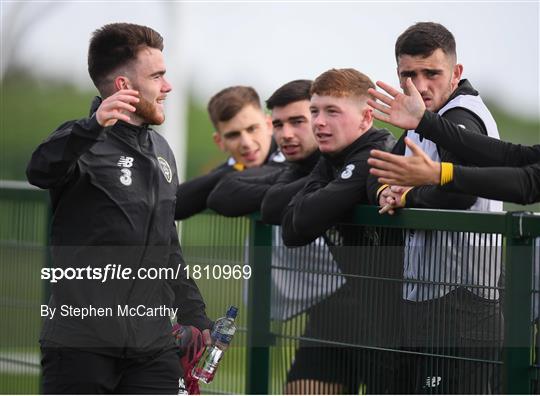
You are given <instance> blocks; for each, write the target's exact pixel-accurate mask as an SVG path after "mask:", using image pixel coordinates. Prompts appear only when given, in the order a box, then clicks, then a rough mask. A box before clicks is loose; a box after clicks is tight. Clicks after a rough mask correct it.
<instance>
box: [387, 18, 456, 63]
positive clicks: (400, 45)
mask: <svg viewBox="0 0 540 396" xmlns="http://www.w3.org/2000/svg"><path fill="white" fill-rule="evenodd" d="M439 48H440V49H441V50H443V52H444V53H445V54H446V55H449V56H452V57H453V58H454V59H455V58H456V40H455V39H454V36H453V35H452V33H451V32H450V31H449V30H448V29H447V28H445V27H444V26H443V25H441V24H440V23H435V22H418V23H416V24H414V25H412V26H410V27H409V28H408V29H407V30H405V31H404V32H403V33H401V35H400V36H399V37H398V39H397V41H396V47H395V55H396V61H397V60H398V58H399V57H400V56H401V55H411V56H418V55H420V56H423V57H428V56H430V55H431V54H432V53H433V52H434V51H435V50H437V49H439Z"/></svg>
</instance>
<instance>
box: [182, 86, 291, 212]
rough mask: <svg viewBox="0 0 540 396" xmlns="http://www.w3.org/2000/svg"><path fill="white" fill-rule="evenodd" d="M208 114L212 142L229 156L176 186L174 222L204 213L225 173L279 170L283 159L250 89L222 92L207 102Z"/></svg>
mask: <svg viewBox="0 0 540 396" xmlns="http://www.w3.org/2000/svg"><path fill="white" fill-rule="evenodd" d="M208 114H209V115H210V119H211V121H212V124H213V125H214V128H215V129H216V131H215V132H214V134H213V139H214V142H215V143H216V145H217V146H218V147H219V148H220V150H222V151H225V152H227V153H229V154H230V157H229V159H228V160H227V161H226V162H225V163H223V164H221V165H220V166H218V167H217V168H215V169H214V170H212V171H211V172H210V173H208V174H206V175H204V176H199V177H196V178H194V179H192V180H189V181H187V182H184V183H182V184H180V185H179V186H178V191H177V194H176V196H177V200H176V213H175V218H176V219H177V220H183V219H186V218H188V217H191V216H193V215H195V214H197V213H199V212H202V211H203V210H205V209H206V208H207V200H208V197H209V195H210V193H211V192H212V190H213V189H214V187H216V185H217V184H218V183H219V181H220V180H221V179H222V178H223V177H224V176H226V175H227V174H229V173H231V172H236V171H243V170H245V169H250V168H257V167H260V166H261V165H263V164H266V163H271V164H273V165H276V166H278V167H279V166H281V165H282V162H283V161H284V160H285V159H284V158H283V157H282V156H276V154H275V153H274V152H273V150H274V149H275V147H274V143H273V141H272V123H271V121H270V117H268V116H267V115H265V114H264V110H263V109H262V107H261V102H260V99H259V95H258V94H257V92H256V91H255V90H254V89H253V88H252V87H246V86H233V87H228V88H225V89H222V90H221V91H219V92H218V93H217V94H215V95H214V96H213V97H212V98H211V99H210V101H209V102H208Z"/></svg>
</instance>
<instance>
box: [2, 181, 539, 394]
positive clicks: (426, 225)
mask: <svg viewBox="0 0 540 396" xmlns="http://www.w3.org/2000/svg"><path fill="white" fill-rule="evenodd" d="M0 213H1V214H2V223H1V226H0V249H1V250H0V252H1V256H0V257H1V261H2V265H1V268H2V270H1V271H2V274H1V275H2V276H1V280H0V285H1V287H0V297H1V301H2V303H1V307H2V318H3V319H4V320H3V321H2V325H1V327H2V330H1V335H2V337H1V341H0V384H1V385H0V392H1V393H37V392H39V348H38V343H37V339H38V336H39V327H40V317H39V306H40V304H42V303H43V300H44V296H45V294H46V290H45V287H46V285H45V284H44V283H43V282H42V281H41V280H40V276H39V275H40V268H41V267H42V266H43V265H48V264H47V254H46V251H47V250H46V244H47V228H48V226H47V225H48V211H47V197H46V194H45V193H44V192H41V191H35V190H29V189H26V188H23V187H22V186H21V185H18V184H9V183H3V184H2V185H1V186H0ZM179 231H180V236H181V242H182V247H183V251H184V257H185V260H186V263H187V265H189V271H190V275H191V276H192V277H194V278H195V279H196V281H197V283H198V285H199V287H200V288H201V291H202V293H203V296H204V297H205V300H206V303H207V307H208V314H209V316H210V317H219V316H222V315H223V314H224V313H225V309H226V308H227V306H228V305H230V304H234V305H236V306H238V307H239V309H240V314H239V318H238V326H239V330H238V333H237V334H236V335H235V339H234V341H233V345H232V347H231V348H230V350H229V351H228V352H227V353H226V355H225V357H224V358H223V362H222V363H221V367H220V368H219V372H218V375H216V378H215V380H214V382H213V383H211V384H210V385H208V386H204V387H202V391H203V393H235V394H239V393H248V394H255V393H263V394H264V393H284V392H286V391H287V392H288V391H296V392H299V391H301V392H304V393H316V392H322V393H343V392H345V393H356V394H358V393H360V394H363V393H385V392H388V393H434V394H437V393H463V392H466V393H537V392H538V389H537V388H536V382H537V379H538V374H539V373H540V365H539V363H538V362H539V360H538V353H537V352H536V351H535V348H534V345H538V343H537V342H536V341H535V340H536V338H537V333H536V325H535V324H534V323H535V320H536V319H537V318H538V310H539V308H538V307H539V306H540V290H539V289H540V285H539V279H540V271H539V266H540V257H539V256H540V247H539V242H538V241H540V239H538V238H537V237H540V216H534V215H530V214H523V213H489V214H486V213H473V212H458V211H434V210H403V211H401V212H400V213H399V214H398V215H396V216H380V215H378V213H377V210H376V208H373V207H359V208H358V209H357V211H356V213H355V215H354V218H353V219H352V221H351V222H350V223H349V224H341V225H340V226H339V227H335V228H333V229H331V230H329V231H328V232H327V233H326V235H325V238H319V239H317V240H316V241H314V242H313V243H312V244H310V245H308V246H306V247H302V248H295V249H288V248H286V247H284V246H283V244H282V242H281V239H280V230H279V227H273V226H269V225H266V224H263V223H261V222H260V221H259V220H258V219H257V217H256V216H254V217H252V218H234V219H230V218H224V217H221V216H218V215H215V214H211V213H204V214H201V215H199V216H195V217H194V218H192V219H189V220H188V221H184V222H183V223H182V224H181V225H180V227H179ZM535 238H536V239H535ZM535 257H536V261H535V259H534V258H535ZM246 278H249V280H248V279H246ZM503 318H504V319H503Z"/></svg>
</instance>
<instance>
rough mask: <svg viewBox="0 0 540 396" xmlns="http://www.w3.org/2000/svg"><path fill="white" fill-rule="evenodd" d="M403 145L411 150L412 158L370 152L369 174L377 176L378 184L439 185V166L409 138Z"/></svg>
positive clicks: (375, 151) (377, 151)
mask: <svg viewBox="0 0 540 396" xmlns="http://www.w3.org/2000/svg"><path fill="white" fill-rule="evenodd" d="M405 144H406V145H407V146H408V147H409V148H410V149H411V151H412V154H413V155H412V156H410V157H405V156H403V155H395V154H390V153H387V152H384V151H380V150H372V151H371V153H370V154H371V157H370V158H369V159H368V164H369V165H371V168H370V170H369V173H371V174H372V175H375V176H377V177H378V178H379V179H378V181H379V183H381V184H390V185H398V186H423V185H426V184H439V182H440V180H441V164H440V163H439V162H435V161H433V160H432V159H431V158H429V157H428V156H427V154H426V153H424V152H423V151H422V149H421V148H420V147H418V146H417V145H415V144H414V143H413V142H412V141H411V140H410V139H409V138H405Z"/></svg>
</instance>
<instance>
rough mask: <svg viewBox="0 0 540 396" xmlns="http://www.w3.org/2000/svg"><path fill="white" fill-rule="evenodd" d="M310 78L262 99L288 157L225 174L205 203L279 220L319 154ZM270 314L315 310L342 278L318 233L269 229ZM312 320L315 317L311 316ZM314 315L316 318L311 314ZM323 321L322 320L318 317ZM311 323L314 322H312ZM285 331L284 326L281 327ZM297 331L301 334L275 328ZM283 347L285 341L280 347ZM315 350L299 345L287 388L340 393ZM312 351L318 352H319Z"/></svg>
mask: <svg viewBox="0 0 540 396" xmlns="http://www.w3.org/2000/svg"><path fill="white" fill-rule="evenodd" d="M311 84H312V82H311V81H310V80H295V81H291V82H289V83H287V84H285V85H283V86H282V87H280V88H278V89H277V90H276V91H275V92H274V93H273V94H272V96H271V97H270V98H269V99H268V100H267V101H266V105H267V107H268V109H270V110H271V111H272V125H273V129H274V138H275V141H276V142H277V144H278V146H279V149H280V152H281V153H282V155H283V156H284V157H285V159H286V160H287V161H286V162H284V163H283V166H281V167H276V166H272V165H271V164H267V165H263V166H262V167H260V168H255V169H248V170H246V171H245V172H242V173H231V174H229V175H227V176H226V177H224V178H223V180H222V181H221V182H219V184H218V185H217V186H216V187H215V188H214V190H213V191H212V193H211V194H210V197H209V198H208V206H209V207H210V208H212V209H214V210H216V211H217V212H218V213H221V214H223V215H226V216H241V215H246V214H249V213H253V212H256V211H258V210H261V215H262V218H263V221H265V222H267V223H270V224H275V225H280V224H281V215H282V213H283V211H284V209H285V208H286V207H287V205H288V203H289V201H290V200H291V198H292V197H293V196H294V195H295V194H296V193H297V192H298V191H299V190H300V189H301V188H302V187H303V186H304V183H305V182H306V180H307V176H308V175H309V174H310V172H311V171H312V170H313V168H314V166H315V165H316V163H317V162H318V160H319V156H320V152H319V150H318V146H317V141H316V140H315V137H314V135H313V131H312V125H311V114H310V97H311V94H310V89H311ZM272 234H273V235H272V244H273V250H272V267H273V268H272V289H271V296H272V302H271V318H272V319H274V320H279V321H281V323H284V322H285V321H287V320H290V319H291V318H293V317H296V316H298V315H299V314H301V313H303V312H306V311H307V312H308V314H309V315H310V316H311V315H312V314H314V317H316V316H317V313H316V312H317V310H318V306H319V305H318V303H320V302H321V300H323V299H324V298H325V297H327V296H329V295H331V294H333V293H334V292H336V290H337V289H339V287H341V286H342V284H343V283H344V278H343V277H341V276H340V275H339V268H338V267H337V265H336V263H335V262H334V260H333V258H332V256H331V254H330V252H329V251H328V247H327V246H326V244H325V242H324V240H323V239H322V238H318V239H316V240H315V241H314V242H312V243H311V244H308V245H306V246H304V247H302V248H296V249H289V248H287V247H285V246H284V244H283V240H282V237H281V228H280V227H274V228H273V230H272ZM308 320H310V323H311V322H313V321H312V320H311V319H308ZM315 321H316V319H315ZM319 324H320V325H324V322H323V323H319ZM311 325H312V326H314V325H315V323H312V324H311ZM281 329H282V330H284V331H287V330H288V329H289V328H288V327H287V326H283V327H281ZM279 335H283V336H299V335H300V334H297V333H294V334H279ZM286 349H287V348H286V347H285V346H284V347H283V350H282V351H283V352H285V350H286ZM313 352H314V351H313V350H312V349H311V348H310V349H309V350H306V348H305V346H301V347H300V348H299V349H298V350H297V351H296V353H295V357H294V362H295V363H294V364H293V366H292V368H291V370H289V372H288V376H287V381H286V384H285V388H284V393H286V394H312V393H339V392H341V391H342V390H343V389H344V387H346V386H347V383H346V382H343V381H341V379H339V378H328V377H327V376H325V372H324V371H323V370H321V367H322V368H324V367H326V366H325V365H326V364H336V362H330V361H326V362H325V365H323V366H320V365H318V364H316V361H315V360H313V359H312V358H308V359H306V356H309V357H313V355H314V353H313ZM320 352H321V351H319V354H318V355H317V354H315V355H316V356H320V355H321V353H320Z"/></svg>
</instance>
